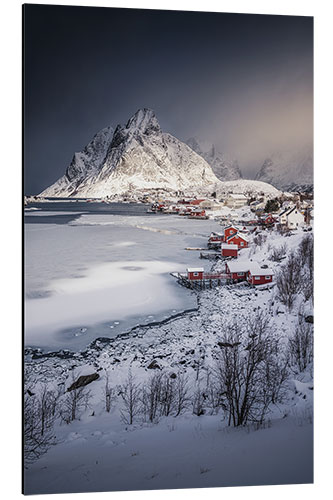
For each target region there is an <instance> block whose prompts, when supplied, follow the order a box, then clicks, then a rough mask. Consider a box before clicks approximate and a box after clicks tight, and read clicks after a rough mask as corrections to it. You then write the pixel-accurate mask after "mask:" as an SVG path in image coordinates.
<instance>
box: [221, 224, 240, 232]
mask: <svg viewBox="0 0 333 500" xmlns="http://www.w3.org/2000/svg"><path fill="white" fill-rule="evenodd" d="M231 227H233V228H234V229H236V231H239V227H237V226H235V224H229V225H228V226H225V228H224V230H226V229H230V228H231Z"/></svg>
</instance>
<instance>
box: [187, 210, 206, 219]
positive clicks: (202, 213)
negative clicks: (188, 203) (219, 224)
mask: <svg viewBox="0 0 333 500" xmlns="http://www.w3.org/2000/svg"><path fill="white" fill-rule="evenodd" d="M190 215H192V217H205V215H206V211H205V210H201V209H198V208H195V209H193V210H192V212H191V213H190Z"/></svg>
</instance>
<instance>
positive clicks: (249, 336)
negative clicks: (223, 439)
mask: <svg viewBox="0 0 333 500" xmlns="http://www.w3.org/2000/svg"><path fill="white" fill-rule="evenodd" d="M222 340H223V342H221V344H220V345H221V346H222V347H221V354H220V356H219V359H218V361H217V364H216V371H215V375H216V379H217V382H218V386H219V392H220V395H221V406H222V408H223V409H224V410H225V412H226V413H227V415H228V424H229V425H233V426H239V425H245V424H247V423H248V422H263V421H264V418H265V416H266V414H267V411H268V408H269V405H270V404H271V403H272V402H273V399H276V397H277V385H278V384H279V383H280V382H279V380H280V379H283V378H284V377H283V375H282V374H280V373H279V364H278V339H277V337H276V336H275V334H274V331H273V330H272V328H271V326H270V323H269V319H268V317H267V316H266V315H265V314H263V313H262V312H260V311H259V312H257V313H256V314H254V315H253V316H251V317H250V318H248V320H247V321H244V322H242V323H240V322H235V323H233V324H231V325H229V326H228V327H227V328H226V329H225V331H224V334H223V338H222ZM278 373H279V376H278V375H277V374H278Z"/></svg>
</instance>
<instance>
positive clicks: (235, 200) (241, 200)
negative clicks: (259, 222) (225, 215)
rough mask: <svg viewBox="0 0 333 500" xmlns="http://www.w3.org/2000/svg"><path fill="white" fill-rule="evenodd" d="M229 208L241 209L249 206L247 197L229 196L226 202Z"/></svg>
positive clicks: (242, 195)
mask: <svg viewBox="0 0 333 500" xmlns="http://www.w3.org/2000/svg"><path fill="white" fill-rule="evenodd" d="M225 204H226V205H227V207H229V208H240V207H243V206H244V205H247V197H246V196H245V195H244V194H233V193H231V194H229V195H228V196H227V198H226V200H225Z"/></svg>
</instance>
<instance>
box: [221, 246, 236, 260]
mask: <svg viewBox="0 0 333 500" xmlns="http://www.w3.org/2000/svg"><path fill="white" fill-rule="evenodd" d="M221 255H222V257H237V256H238V245H233V244H232V243H230V244H228V243H222V245H221Z"/></svg>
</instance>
